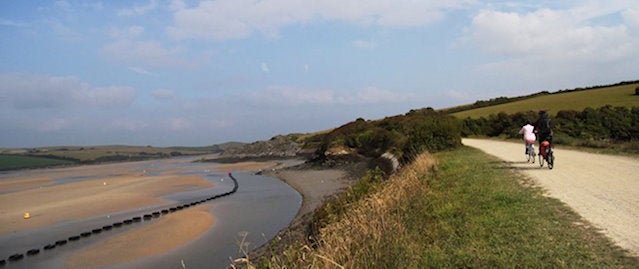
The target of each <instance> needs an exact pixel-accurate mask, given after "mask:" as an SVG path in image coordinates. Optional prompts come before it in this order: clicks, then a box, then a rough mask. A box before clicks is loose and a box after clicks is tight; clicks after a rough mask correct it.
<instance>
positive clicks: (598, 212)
mask: <svg viewBox="0 0 639 269" xmlns="http://www.w3.org/2000/svg"><path fill="white" fill-rule="evenodd" d="M462 142H463V144H464V145H466V146H470V147H474V148H477V149H480V150H482V151H484V152H486V153H488V154H490V155H494V156H496V157H498V158H500V159H502V160H504V161H505V162H506V163H507V164H510V165H511V166H512V167H513V169H515V170H519V171H521V172H522V173H523V174H525V175H527V176H529V177H530V178H532V179H533V180H535V181H536V182H538V183H539V185H541V186H542V187H543V188H544V189H546V190H547V191H548V195H549V196H551V197H554V198H557V199H560V200H561V201H562V202H564V203H566V204H568V205H569V206H570V207H572V208H573V209H574V210H575V211H576V212H577V213H579V214H580V215H581V216H582V217H583V218H584V219H586V220H588V221H589V222H590V223H591V224H593V225H594V226H595V227H597V228H599V229H601V230H602V232H603V233H604V234H606V235H607V236H609V237H610V238H612V239H613V240H614V241H615V242H616V243H617V244H618V245H619V246H621V247H622V248H624V249H627V250H628V251H630V252H631V254H633V255H635V256H639V160H637V159H632V158H627V157H620V156H609V155H599V154H593V153H586V152H580V151H573V150H564V149H561V148H556V149H555V156H556V157H555V158H556V159H555V167H554V168H553V170H549V169H548V168H546V166H545V165H544V167H543V168H540V167H539V164H538V162H536V163H535V164H530V163H527V162H526V159H525V155H524V145H523V142H522V143H521V144H520V143H512V142H503V141H493V140H480V139H463V141H462ZM535 150H536V151H538V149H537V148H535Z"/></svg>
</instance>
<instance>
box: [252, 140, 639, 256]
mask: <svg viewBox="0 0 639 269" xmlns="http://www.w3.org/2000/svg"><path fill="white" fill-rule="evenodd" d="M435 157H436V159H437V161H436V162H435V161H432V160H428V159H424V157H423V156H420V157H419V158H418V159H417V160H416V161H415V163H414V164H412V165H410V166H407V167H406V168H405V169H403V170H402V172H400V174H398V175H396V176H393V177H391V179H390V180H389V181H387V182H384V183H381V184H380V186H379V189H377V191H374V192H373V193H372V194H371V195H369V196H368V197H367V198H366V199H360V200H358V201H357V202H354V203H350V204H346V205H343V207H344V208H345V213H344V214H340V216H328V217H327V218H328V219H333V221H332V222H331V223H329V224H328V225H326V227H325V228H323V229H322V230H321V242H322V244H320V245H319V246H318V247H317V248H309V247H304V246H299V245H297V246H292V247H291V248H289V249H288V250H286V251H284V253H282V254H280V255H279V256H275V257H274V258H272V259H271V260H270V262H268V264H262V265H261V266H260V267H262V266H264V267H269V268H342V267H341V266H343V268H513V267H518V268H544V267H549V268H633V267H636V266H637V264H639V261H638V260H637V259H635V258H629V257H627V256H626V254H625V253H624V252H623V251H621V250H620V249H619V248H617V247H614V246H612V245H611V243H610V241H609V240H608V239H606V238H605V237H604V236H603V235H601V234H599V233H597V232H596V231H595V230H594V229H593V228H589V227H588V226H587V225H584V224H583V221H582V220H580V218H579V216H578V215H577V214H576V213H574V212H573V211H572V210H570V209H569V208H567V207H566V206H565V205H564V204H562V203H561V202H559V201H557V200H555V199H551V198H548V197H546V196H544V195H543V194H542V191H541V190H539V189H538V188H535V187H532V186H530V185H529V184H528V183H529V182H527V181H526V180H525V178H524V177H523V176H522V175H520V174H516V173H514V172H512V171H511V170H509V169H502V163H501V162H500V161H498V160H497V159H495V158H493V157H489V156H488V155H486V154H484V153H482V152H480V151H478V150H475V149H471V148H462V149H459V150H455V151H449V152H443V153H439V154H436V155H435ZM432 166H436V167H437V168H436V169H435V170H432V169H429V168H430V167H432ZM578 223H582V224H578ZM336 264H338V265H340V266H335V265H336Z"/></svg>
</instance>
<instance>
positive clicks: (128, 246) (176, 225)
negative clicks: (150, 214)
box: [66, 205, 215, 268]
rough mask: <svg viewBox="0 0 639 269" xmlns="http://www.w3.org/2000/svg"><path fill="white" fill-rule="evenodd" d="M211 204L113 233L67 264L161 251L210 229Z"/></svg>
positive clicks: (98, 263) (111, 261)
mask: <svg viewBox="0 0 639 269" xmlns="http://www.w3.org/2000/svg"><path fill="white" fill-rule="evenodd" d="M211 208H212V205H200V206H197V207H193V208H189V209H187V210H183V211H180V212H176V213H172V214H169V215H166V216H163V217H162V218H160V219H159V220H158V221H157V222H154V223H152V224H149V225H144V226H141V227H139V228H137V229H134V230H130V231H127V232H125V233H123V234H120V235H116V236H113V237H111V238H109V239H106V240H104V241H102V242H99V243H97V244H95V245H93V246H91V247H89V248H87V249H85V250H83V251H80V252H77V253H75V254H73V255H72V256H71V257H69V259H68V260H67V265H66V267H67V268H95V267H103V266H113V265H117V264H122V263H126V262H131V261H135V260H138V259H142V258H146V257H151V256H154V255H161V254H163V253H166V252H168V251H171V250H173V249H175V248H177V247H179V246H181V245H183V244H186V243H188V242H189V241H191V240H193V239H196V238H197V237H199V236H200V235H201V234H203V233H205V232H206V231H207V230H208V229H210V228H211V227H212V226H213V224H214V222H215V219H214V217H213V216H212V215H211V214H210V213H209V211H210V210H211Z"/></svg>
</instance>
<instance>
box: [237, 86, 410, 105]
mask: <svg viewBox="0 0 639 269" xmlns="http://www.w3.org/2000/svg"><path fill="white" fill-rule="evenodd" d="M414 97H415V96H414V95H413V94H402V93H396V92H392V91H388V90H382V89H379V88H376V87H368V88H365V89H362V90H358V91H334V90H313V89H299V88H293V87H286V86H273V87H269V88H267V89H265V90H261V91H253V92H249V93H247V94H246V98H248V100H250V101H251V102H252V103H253V104H255V105H278V106H300V105H323V106H326V105H362V104H383V103H399V102H405V101H409V100H411V99H412V98H414Z"/></svg>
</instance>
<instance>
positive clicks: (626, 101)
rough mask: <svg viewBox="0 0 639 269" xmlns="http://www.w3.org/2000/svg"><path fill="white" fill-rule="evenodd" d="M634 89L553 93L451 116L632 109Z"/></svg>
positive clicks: (635, 99) (637, 98)
mask: <svg viewBox="0 0 639 269" xmlns="http://www.w3.org/2000/svg"><path fill="white" fill-rule="evenodd" d="M637 86H639V84H628V85H619V86H611V87H606V88H601V89H592V90H584V91H574V92H565V93H556V94H551V95H544V96H539V97H534V98H530V99H526V100H521V101H516V102H512V103H506V104H501V105H495V106H489V107H483V108H477V109H472V110H467V111H462V112H457V113H453V114H452V115H453V116H455V117H457V118H460V119H465V118H467V117H470V118H479V117H488V115H490V114H497V113H499V112H505V113H507V114H514V113H517V112H525V111H538V110H541V109H545V110H548V111H549V112H550V114H551V115H553V116H554V115H555V114H556V113H557V112H558V111H560V110H575V111H582V110H583V109H585V108H587V107H592V108H598V107H602V106H604V105H612V106H622V107H632V106H637V104H639V95H635V89H636V88H637Z"/></svg>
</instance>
